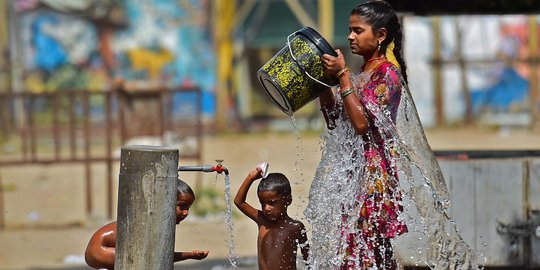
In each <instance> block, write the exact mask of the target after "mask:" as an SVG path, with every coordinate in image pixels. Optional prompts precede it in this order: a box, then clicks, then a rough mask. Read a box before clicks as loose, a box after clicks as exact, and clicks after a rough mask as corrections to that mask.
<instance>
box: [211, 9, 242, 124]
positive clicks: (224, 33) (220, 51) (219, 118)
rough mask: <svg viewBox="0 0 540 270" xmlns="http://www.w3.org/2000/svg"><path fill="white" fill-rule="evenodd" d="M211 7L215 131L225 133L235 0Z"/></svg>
mask: <svg viewBox="0 0 540 270" xmlns="http://www.w3.org/2000/svg"><path fill="white" fill-rule="evenodd" d="M215 3H216V4H215V5H213V14H214V16H212V17H213V18H214V23H213V25H214V41H215V46H216V52H217V89H216V103H217V109H216V129H217V131H225V130H226V129H227V126H228V121H227V116H228V110H229V108H228V101H229V99H230V92H231V89H230V88H231V87H230V85H231V83H230V82H231V80H232V74H233V57H234V56H233V41H232V31H233V27H234V25H233V24H234V22H235V19H234V17H235V7H236V1H235V0H222V1H216V2H215Z"/></svg>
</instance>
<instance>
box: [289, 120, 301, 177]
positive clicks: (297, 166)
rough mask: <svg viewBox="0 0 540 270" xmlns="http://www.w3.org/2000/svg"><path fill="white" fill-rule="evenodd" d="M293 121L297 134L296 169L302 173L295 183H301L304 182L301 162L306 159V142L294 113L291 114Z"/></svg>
mask: <svg viewBox="0 0 540 270" xmlns="http://www.w3.org/2000/svg"><path fill="white" fill-rule="evenodd" d="M291 123H292V126H293V129H294V134H295V135H296V160H295V161H294V171H295V172H298V173H299V175H300V178H299V179H298V180H294V181H293V184H295V185H299V184H301V183H302V182H304V171H303V169H302V167H303V166H301V165H302V164H300V163H301V162H302V161H304V144H303V143H302V137H301V136H300V129H299V128H298V125H297V124H296V119H295V118H294V116H293V115H291Z"/></svg>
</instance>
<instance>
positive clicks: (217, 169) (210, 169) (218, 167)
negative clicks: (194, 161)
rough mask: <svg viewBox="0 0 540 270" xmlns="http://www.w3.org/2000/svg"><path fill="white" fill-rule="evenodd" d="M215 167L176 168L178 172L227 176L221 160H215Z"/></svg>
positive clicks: (226, 170) (227, 171) (227, 172)
mask: <svg viewBox="0 0 540 270" xmlns="http://www.w3.org/2000/svg"><path fill="white" fill-rule="evenodd" d="M216 162H217V164H216V165H202V166H178V171H179V172H216V173H218V174H221V173H225V174H227V175H228V174H229V170H228V169H227V168H226V167H225V166H223V165H222V164H221V163H222V162H223V160H222V159H216Z"/></svg>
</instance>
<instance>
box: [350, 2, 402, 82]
mask: <svg viewBox="0 0 540 270" xmlns="http://www.w3.org/2000/svg"><path fill="white" fill-rule="evenodd" d="M351 15H357V16H360V17H362V19H363V20H364V21H365V22H366V23H368V24H370V25H371V28H372V30H373V33H377V31H379V30H380V29H381V28H386V31H387V33H386V39H385V40H383V42H382V43H381V49H380V50H381V51H382V52H384V51H386V48H387V47H388V45H389V44H390V43H391V42H392V41H394V50H393V52H394V55H395V56H396V60H397V61H398V63H399V65H400V66H401V74H402V75H403V79H405V82H408V81H407V66H406V64H405V60H404V59H403V56H402V54H401V52H402V48H403V32H402V27H401V24H400V23H399V19H398V17H397V15H396V12H395V11H394V9H393V8H392V7H391V6H390V4H388V3H387V2H385V1H382V0H375V1H370V2H366V3H362V4H360V5H358V6H356V7H355V8H354V9H353V10H352V11H351Z"/></svg>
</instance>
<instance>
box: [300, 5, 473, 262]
mask: <svg viewBox="0 0 540 270" xmlns="http://www.w3.org/2000/svg"><path fill="white" fill-rule="evenodd" d="M347 39H348V41H349V44H350V49H351V52H352V53H353V54H356V55H359V56H362V57H363V58H364V64H363V66H362V67H361V69H360V71H359V72H353V71H352V70H350V69H349V67H348V66H347V64H346V62H345V58H344V57H343V54H342V53H341V51H339V50H336V53H337V56H332V55H329V54H324V55H323V56H322V58H321V61H322V63H323V65H324V68H325V72H326V74H328V75H330V76H333V77H335V78H336V79H337V80H338V81H339V86H338V87H337V89H328V90H327V91H326V92H324V93H323V94H321V95H320V96H319V102H320V106H321V111H322V113H323V116H324V119H325V121H326V124H327V127H328V131H327V132H326V133H325V134H324V135H323V139H324V147H323V151H322V159H321V162H320V164H319V167H318V169H317V172H316V174H315V178H314V180H313V183H312V186H311V191H310V198H309V199H310V200H309V205H308V208H307V209H306V212H305V214H306V216H307V218H308V220H309V221H310V223H311V225H312V230H313V232H312V233H313V237H312V238H313V241H312V242H313V243H312V249H311V250H312V254H310V265H311V266H312V267H314V268H313V269H397V268H398V262H397V259H396V257H397V256H396V255H395V252H394V247H393V245H392V242H391V240H392V239H394V238H396V237H398V236H400V235H402V234H404V233H406V232H407V231H408V229H409V228H408V224H407V225H406V222H405V218H404V217H403V213H404V211H405V210H404V203H403V196H404V193H405V191H404V189H403V188H402V187H401V186H400V181H399V178H400V177H398V174H399V172H401V171H406V172H409V171H410V170H412V169H410V168H412V166H416V165H419V166H423V168H422V169H421V171H424V172H425V173H424V175H423V178H422V179H424V181H425V182H424V184H425V185H422V184H421V185H419V186H420V187H419V188H417V187H416V186H415V185H413V184H411V186H412V187H411V188H410V189H408V190H407V192H409V194H407V195H410V196H411V198H413V199H412V200H417V201H414V202H415V206H416V207H417V208H418V212H419V213H420V214H421V215H423V216H422V217H424V218H428V219H429V218H432V219H433V220H434V222H436V223H437V224H438V225H435V227H437V228H438V229H441V228H444V226H446V225H445V224H443V223H445V222H440V220H443V219H444V218H445V216H446V213H445V211H446V208H445V205H446V204H447V197H448V194H447V190H446V186H445V184H444V179H443V178H442V175H441V174H440V169H439V167H438V163H437V162H436V160H435V157H434V155H433V153H432V152H431V149H430V147H429V144H427V141H426V139H425V136H424V133H423V129H422V126H421V124H420V121H419V120H418V116H417V114H416V110H415V108H414V103H413V102H412V99H411V98H410V94H409V92H408V88H407V87H408V86H407V73H406V64H405V62H404V60H403V57H402V55H401V50H402V42H403V35H402V29H401V25H400V23H399V20H398V17H397V16H396V13H395V12H394V10H393V9H392V8H391V6H390V5H389V4H388V3H386V2H384V1H371V2H366V3H363V4H360V5H358V6H356V7H355V8H354V9H353V10H352V11H351V14H350V17H349V35H348V36H347ZM413 150H414V151H413ZM420 159H421V160H420ZM398 167H399V170H398ZM400 170H401V171H400ZM404 178H405V180H406V182H407V183H412V182H413V177H412V174H411V173H405V177H404ZM423 186H424V187H426V186H427V187H429V190H428V191H427V192H424V193H422V192H420V191H422V187H423ZM415 192H418V194H415V195H414V196H413V195H411V194H412V193H415ZM426 194H428V195H426ZM430 197H431V199H430ZM420 198H422V199H425V201H422V202H421V201H418V200H419V199H420ZM430 200H431V201H430ZM329 206H330V207H329ZM438 226H440V227H438ZM415 229H416V227H415ZM425 230H427V229H425ZM439 231H445V230H444V229H441V230H439ZM426 232H427V231H426ZM439 233H440V232H439ZM431 236H432V241H431V242H432V243H435V244H434V246H436V245H437V241H446V240H448V239H443V238H444V237H446V236H441V235H437V233H435V232H434V233H433V234H432V235H431ZM449 237H450V236H449ZM456 238H457V239H458V240H459V239H460V238H459V237H458V236H456ZM458 245H459V246H460V248H461V247H465V248H464V250H465V251H467V252H464V254H470V253H471V252H468V251H469V249H468V246H467V245H466V244H465V243H463V241H461V242H459V244H458ZM435 251H438V250H435ZM444 252H449V253H452V252H455V250H449V251H444ZM463 261H465V260H463ZM427 263H428V264H431V265H433V264H437V263H438V264H439V265H438V266H439V267H441V268H440V269H449V267H446V266H447V265H448V264H445V262H442V263H440V262H431V261H430V262H427ZM463 264H466V266H465V268H468V267H470V268H475V267H476V266H475V262H474V260H468V262H464V263H463ZM458 265H459V263H458ZM445 267H446V268H445Z"/></svg>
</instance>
